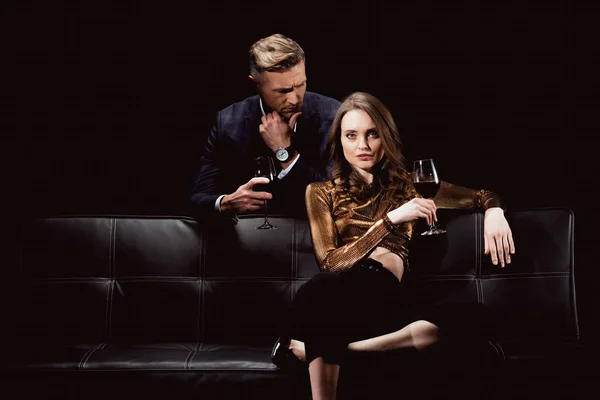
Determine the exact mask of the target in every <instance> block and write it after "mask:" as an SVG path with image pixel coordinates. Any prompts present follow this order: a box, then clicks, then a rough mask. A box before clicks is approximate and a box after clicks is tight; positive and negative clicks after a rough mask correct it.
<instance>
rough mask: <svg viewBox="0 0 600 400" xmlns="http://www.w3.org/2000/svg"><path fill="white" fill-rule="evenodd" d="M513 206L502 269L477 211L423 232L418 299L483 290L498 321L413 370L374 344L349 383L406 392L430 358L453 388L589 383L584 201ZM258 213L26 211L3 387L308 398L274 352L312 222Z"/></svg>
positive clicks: (8, 274)
mask: <svg viewBox="0 0 600 400" xmlns="http://www.w3.org/2000/svg"><path fill="white" fill-rule="evenodd" d="M507 218H508V219H509V221H510V223H511V226H512V229H513V234H514V239H515V242H516V248H517V253H516V254H515V255H514V256H513V262H512V263H511V264H510V265H508V266H507V267H506V268H504V269H500V268H498V267H496V266H493V265H492V264H491V262H490V260H489V257H488V256H484V255H483V237H482V228H483V214H482V213H480V212H465V211H451V210H439V219H440V225H442V226H445V228H446V229H447V231H448V233H447V234H446V235H442V236H438V237H435V238H431V237H429V238H427V237H421V236H416V237H415V239H414V240H413V242H412V243H411V246H412V249H411V268H412V270H413V271H414V272H415V274H416V275H417V277H418V279H415V282H416V283H415V285H416V286H415V287H418V289H419V292H420V293H422V295H421V297H420V300H421V301H429V302H432V304H436V303H438V302H444V301H448V300H451V301H460V302H469V303H477V304H483V305H485V307H487V309H488V311H489V312H490V315H491V316H492V320H493V326H494V327H495V329H494V331H493V332H491V337H490V340H489V341H486V342H485V343H484V345H483V346H482V347H481V348H477V349H476V350H477V351H476V353H475V354H477V356H476V357H473V358H469V357H468V356H467V354H471V353H469V352H467V351H465V350H464V349H461V346H454V347H452V348H451V350H450V351H448V352H441V353H440V354H441V356H440V357H441V358H438V359H435V358H430V359H426V361H425V363H424V364H423V365H424V366H423V367H422V368H420V369H417V368H416V367H415V365H416V364H414V363H413V361H414V355H411V357H413V358H411V357H409V358H406V359H405V360H402V354H393V355H386V356H388V357H392V359H393V360H395V361H392V362H391V363H390V362H387V361H389V360H387V361H386V362H385V363H383V364H381V363H379V362H377V361H375V362H373V361H372V360H373V359H377V357H380V356H381V357H382V358H380V360H382V359H383V357H385V356H384V355H373V357H374V358H372V359H371V361H369V360H367V359H366V358H365V359H363V360H362V361H360V362H365V364H364V365H365V366H367V365H368V366H369V367H368V368H362V370H363V371H364V372H365V374H364V375H361V368H360V362H355V364H354V365H355V366H358V367H356V368H348V371H349V372H347V373H346V374H344V373H342V376H341V378H340V385H341V386H344V387H346V388H353V389H350V390H341V393H340V397H343V396H346V397H348V398H350V397H352V395H354V396H355V397H357V398H380V397H379V395H377V396H376V395H374V394H373V395H372V396H371V395H368V394H367V395H365V394H364V393H375V391H373V390H374V389H373V386H369V382H377V383H376V385H375V386H377V388H382V387H385V385H384V386H381V384H382V382H386V383H387V384H390V386H389V387H387V388H386V390H392V393H393V391H394V390H396V391H398V395H399V396H400V397H402V390H403V387H405V386H406V380H407V379H411V380H412V379H414V377H415V374H413V375H411V374H410V373H407V371H408V372H411V371H412V372H415V371H418V373H417V374H416V375H418V377H419V378H420V380H419V385H423V386H422V387H434V386H438V387H440V388H442V392H444V393H446V394H447V395H448V396H450V397H454V395H452V394H450V393H448V390H450V389H451V390H458V391H459V393H458V395H459V396H461V397H473V398H498V399H506V398H520V397H521V398H531V396H532V395H534V396H535V397H536V398H537V397H538V396H537V395H539V394H540V393H542V392H543V393H544V395H545V396H547V397H546V398H548V397H552V396H555V397H556V398H578V397H572V396H571V395H573V396H576V395H575V393H579V391H583V390H584V389H582V388H584V387H585V386H586V384H587V382H588V381H586V379H588V378H587V377H584V375H582V373H581V371H580V369H581V368H580V366H581V365H582V364H581V363H582V361H581V360H582V357H585V355H586V354H588V349H587V348H586V346H584V345H583V344H582V343H580V341H579V328H578V321H577V310H576V296H575V283H574V282H575V280H574V249H573V235H574V216H573V213H572V212H571V211H570V210H568V209H562V208H545V209H529V210H512V211H508V212H507ZM260 222H261V217H257V216H249V217H243V218H242V219H241V220H240V221H239V223H238V224H237V225H236V226H223V227H220V228H216V227H214V226H213V227H208V226H207V225H205V224H202V223H201V222H199V221H196V220H194V219H193V218H189V217H169V216H121V215H95V216H60V217H53V218H51V217H48V218H36V219H32V220H28V221H24V222H23V229H22V232H21V239H20V246H19V248H18V249H16V251H17V262H16V265H5V268H4V269H5V273H4V277H5V281H4V285H3V287H4V290H3V292H2V296H3V297H4V298H3V299H2V300H3V301H2V305H3V310H2V312H3V322H2V332H3V333H2V349H3V350H2V354H3V356H2V358H1V367H2V374H1V376H2V385H3V388H4V390H5V391H6V393H18V396H14V398H36V399H43V398H82V399H83V398H86V399H87V398H142V396H143V397H146V398H148V397H152V398H164V397H167V396H168V397H169V398H177V399H182V398H195V399H212V398H227V399H237V398H240V399H241V398H244V399H245V398H248V399H250V398H261V399H268V398H277V399H288V398H289V399H291V398H309V395H308V393H309V385H308V376H307V374H306V371H299V370H293V371H287V370H280V369H278V368H277V367H276V366H275V365H273V364H272V363H271V360H270V351H271V346H272V344H273V342H274V341H275V339H276V338H277V336H278V334H277V327H278V318H279V317H280V316H281V315H282V313H284V312H285V311H286V307H287V306H288V305H289V304H290V303H291V301H292V299H293V297H294V293H295V292H296V290H297V289H298V288H299V287H300V286H301V285H302V284H303V283H304V282H305V281H307V280H308V279H309V278H310V277H311V276H312V275H314V274H315V273H316V272H318V267H317V265H316V262H315V258H314V255H313V250H312V245H311V238H310V231H309V228H308V223H307V221H305V220H302V219H297V218H284V217H279V218H278V217H272V218H271V222H272V223H273V224H275V225H276V226H277V227H278V228H279V229H277V230H272V231H263V230H256V229H255V227H256V226H258V225H259V224H260ZM407 360H410V361H407ZM440 360H442V361H440ZM465 360H468V362H467V363H465V362H464V361H465ZM355 361H356V360H355ZM427 362H432V363H433V364H431V365H428V364H427ZM465 364H469V365H470V367H467V368H466V369H463V366H464V365H465ZM378 365H387V367H386V368H387V371H388V372H390V371H389V368H390V366H392V368H396V370H394V371H393V372H392V373H391V374H385V373H381V371H379V372H376V373H375V375H376V376H377V377H378V378H379V380H377V379H375V380H369V379H361V378H360V377H361V376H363V377H365V376H366V377H368V376H371V377H373V376H374V375H373V371H378V370H377V367H376V366H378ZM461 371H462V372H464V373H461ZM434 372H435V373H434ZM382 377H384V379H381V378H382ZM444 380H445V383H440V382H442V381H444ZM359 386H360V387H361V388H362V389H363V392H362V393H363V394H362V395H358V393H359V392H360V391H357V390H355V389H356V388H357V387H359ZM13 391H16V392H13ZM563 394H565V396H566V397H560V396H563ZM444 397H445V396H444ZM5 398H10V396H9V397H5ZM394 398H397V396H394Z"/></svg>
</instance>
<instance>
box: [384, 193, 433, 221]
mask: <svg viewBox="0 0 600 400" xmlns="http://www.w3.org/2000/svg"><path fill="white" fill-rule="evenodd" d="M435 210H436V207H435V203H434V202H433V200H431V199H422V198H420V197H415V198H414V199H412V200H410V201H407V202H406V203H404V204H402V205H401V206H400V207H398V208H396V209H394V210H392V211H390V212H389V213H388V214H387V216H388V218H389V219H390V221H392V223H393V224H394V225H398V224H401V223H403V222H408V221H414V220H416V219H419V218H425V219H426V220H427V225H431V224H432V223H433V222H434V221H435V222H437V216H436V215H435Z"/></svg>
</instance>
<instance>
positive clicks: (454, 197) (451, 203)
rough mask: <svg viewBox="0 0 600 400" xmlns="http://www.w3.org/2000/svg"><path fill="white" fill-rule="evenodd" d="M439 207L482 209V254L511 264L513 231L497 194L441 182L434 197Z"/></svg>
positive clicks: (502, 263)
mask: <svg viewBox="0 0 600 400" xmlns="http://www.w3.org/2000/svg"><path fill="white" fill-rule="evenodd" d="M433 200H434V201H435V204H436V206H437V207H438V208H462V209H483V210H485V217H484V225H483V226H484V228H483V236H484V253H485V254H490V256H491V258H492V263H493V264H494V265H498V263H499V264H500V266H501V267H504V265H505V263H506V264H510V255H511V254H515V244H514V241H513V237H512V231H511V229H510V226H509V225H508V221H507V220H506V217H505V216H504V208H503V206H502V202H501V200H500V196H498V195H497V194H496V193H494V192H490V191H489V190H473V189H469V188H466V187H462V186H458V185H452V184H450V183H448V182H441V185H440V191H439V192H438V194H437V195H436V196H435V197H434V198H433Z"/></svg>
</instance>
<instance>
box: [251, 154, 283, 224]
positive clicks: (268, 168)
mask: <svg viewBox="0 0 600 400" xmlns="http://www.w3.org/2000/svg"><path fill="white" fill-rule="evenodd" d="M254 161H255V164H256V165H255V167H256V168H255V173H254V176H255V177H262V178H267V179H268V180H269V182H273V180H274V179H275V174H276V173H277V171H276V169H275V162H274V161H273V159H272V158H271V157H269V156H259V157H256V158H255V159H254ZM268 188H269V184H258V185H254V188H253V190H254V191H256V192H263V191H266V192H268V191H269V190H268ZM256 229H277V227H276V226H275V225H272V224H271V223H269V215H268V213H267V200H265V221H264V222H263V223H262V225H260V226H258V227H257V228H256Z"/></svg>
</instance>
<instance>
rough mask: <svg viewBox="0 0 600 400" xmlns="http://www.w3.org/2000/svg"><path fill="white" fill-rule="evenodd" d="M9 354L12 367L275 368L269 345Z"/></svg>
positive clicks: (58, 348)
mask: <svg viewBox="0 0 600 400" xmlns="http://www.w3.org/2000/svg"><path fill="white" fill-rule="evenodd" d="M9 354H10V355H9V356H8V357H7V358H5V361H8V362H7V363H6V367H7V368H9V369H11V370H25V369H29V370H45V369H59V370H197V371H260V372H273V373H275V372H277V371H278V369H277V367H276V366H275V365H274V364H273V363H272V362H271V347H270V346H258V345H224V344H210V343H199V344H198V343H156V344H152V343H147V344H123V343H111V344H106V343H102V344H80V345H54V344H46V345H39V344H35V345H31V346H27V347H21V348H19V349H14V348H13V349H12V351H10V352H9ZM3 364H4V363H3Z"/></svg>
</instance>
